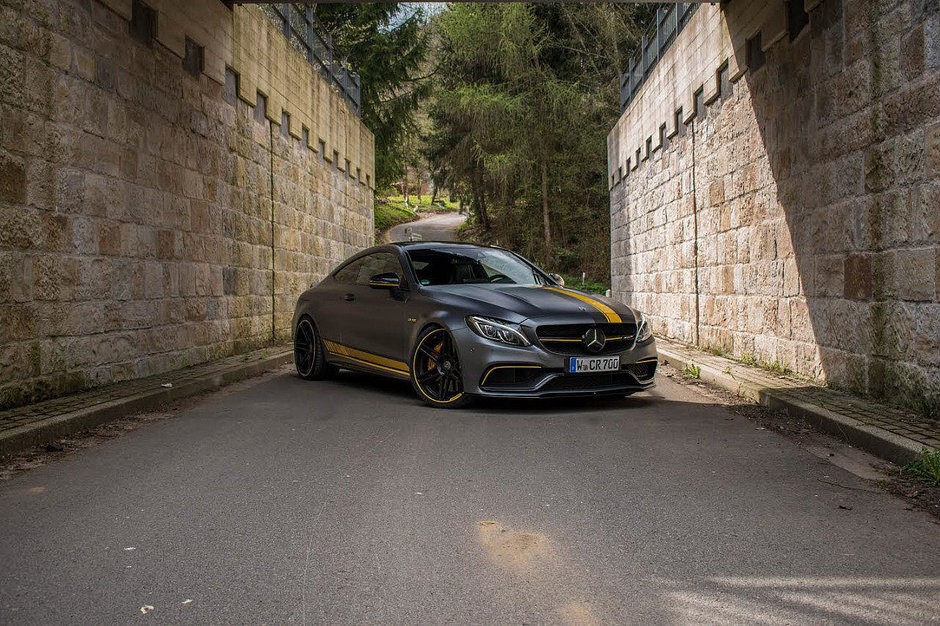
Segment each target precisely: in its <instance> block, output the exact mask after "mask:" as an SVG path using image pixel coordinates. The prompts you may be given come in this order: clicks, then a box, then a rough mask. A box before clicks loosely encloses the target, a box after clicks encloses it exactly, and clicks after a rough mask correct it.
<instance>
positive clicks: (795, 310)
mask: <svg viewBox="0 0 940 626" xmlns="http://www.w3.org/2000/svg"><path fill="white" fill-rule="evenodd" d="M643 79H644V80H643V83H642V86H641V87H639V89H638V90H637V91H636V93H635V94H633V93H631V94H630V96H631V99H630V100H629V102H628V103H627V104H626V107H625V110H624V112H623V115H622V117H621V119H620V120H619V122H618V123H617V125H616V126H615V128H614V129H613V130H612V131H611V133H610V135H609V137H608V155H609V159H608V162H609V171H608V175H609V184H610V190H611V191H610V193H611V233H612V235H611V236H612V241H611V246H612V260H611V263H612V276H613V292H614V295H615V296H616V297H618V298H621V299H623V300H625V301H627V302H628V303H630V304H633V305H636V306H638V307H639V308H641V309H642V310H644V311H648V312H649V314H650V315H651V316H652V317H653V319H654V320H655V322H654V324H655V329H656V331H657V332H658V333H660V334H662V335H664V336H667V337H672V338H675V339H680V340H682V341H686V342H689V343H696V344H699V345H701V346H703V347H707V348H712V349H715V350H719V351H722V352H727V353H731V354H733V355H734V356H737V357H739V358H740V357H744V358H750V359H754V360H757V361H761V362H764V363H767V364H775V365H776V366H778V367H780V368H785V369H789V370H793V371H794V372H797V373H799V374H801V375H804V376H807V377H810V378H812V379H815V380H817V381H820V382H826V383H830V384H833V385H837V386H844V387H848V388H850V389H852V390H855V391H858V392H862V393H870V394H874V395H877V396H888V397H892V398H899V397H900V398H904V399H907V400H908V401H909V402H912V403H918V404H921V405H922V404H923V403H925V402H926V403H931V402H932V403H934V405H935V406H936V402H937V401H938V399H940V11H938V8H937V4H936V3H929V2H927V3H925V2H919V1H917V0H901V1H899V2H877V1H875V0H842V1H841V2H840V1H839V0H823V1H819V0H805V2H804V1H802V0H800V1H798V2H788V3H787V2H783V1H782V0H774V1H772V2H758V1H748V0H736V1H735V2H732V3H727V4H721V5H718V4H714V5H703V6H701V7H700V8H698V10H697V11H695V12H694V13H693V14H692V15H691V17H690V18H689V19H688V22H687V24H685V26H684V28H683V29H682V30H681V31H680V32H679V34H678V35H677V36H676V37H675V38H674V41H672V42H671V43H670V44H669V45H668V46H667V47H665V48H664V49H663V51H662V53H661V55H660V56H659V58H658V62H657V63H655V65H653V66H652V67H650V68H649V69H648V70H647V72H646V73H645V76H643ZM630 80H633V78H632V77H629V76H628V77H625V85H627V84H628V83H629V81H630Z"/></svg>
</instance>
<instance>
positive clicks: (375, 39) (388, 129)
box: [316, 2, 429, 189]
mask: <svg viewBox="0 0 940 626" xmlns="http://www.w3.org/2000/svg"><path fill="white" fill-rule="evenodd" d="M316 15H317V17H318V18H319V19H320V21H321V22H322V23H323V25H324V26H325V28H326V30H327V31H328V32H329V33H330V34H331V35H332V36H333V41H334V43H335V44H336V45H337V46H338V47H339V48H340V49H341V50H342V51H343V53H345V54H346V55H347V58H348V60H349V62H350V65H352V67H353V69H354V70H355V71H356V72H358V73H359V77H360V78H361V79H362V89H361V94H360V97H361V101H362V121H363V122H364V123H365V125H366V127H367V128H369V130H371V131H372V133H373V134H374V135H375V186H376V189H384V188H386V187H388V186H389V185H390V184H391V183H392V182H393V181H395V180H398V178H400V177H401V175H402V173H403V171H404V166H405V164H406V163H407V162H408V161H409V159H410V155H409V151H410V150H411V145H410V142H409V139H410V138H411V136H412V135H414V134H416V132H417V125H416V122H415V112H416V111H417V110H418V108H419V106H420V104H421V100H422V98H424V97H426V96H427V95H428V89H429V83H428V81H427V80H426V77H425V76H424V64H425V60H426V58H427V53H428V31H427V28H426V18H425V15H424V12H423V11H422V9H421V8H420V7H418V8H414V7H413V6H412V5H404V4H401V3H395V2H389V3H383V2H375V3H335V4H317V5H316Z"/></svg>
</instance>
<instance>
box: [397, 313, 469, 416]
mask: <svg viewBox="0 0 940 626" xmlns="http://www.w3.org/2000/svg"><path fill="white" fill-rule="evenodd" d="M411 385H412V386H413V387H414V388H415V392H417V394H418V397H419V398H421V400H423V401H424V403H425V404H428V405H430V406H433V407H439V408H448V409H451V408H456V407H460V406H465V405H466V404H467V403H468V402H469V401H470V397H469V396H468V395H467V394H465V393H464V392H463V377H462V374H461V371H460V359H459V358H458V355H457V344H456V343H455V342H454V338H453V337H452V336H451V334H450V333H449V332H447V330H446V329H444V328H429V329H427V330H425V331H424V332H422V333H421V335H420V336H419V337H418V341H417V342H416V343H415V349H414V352H412V355H411Z"/></svg>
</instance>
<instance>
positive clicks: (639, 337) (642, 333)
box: [636, 313, 653, 343]
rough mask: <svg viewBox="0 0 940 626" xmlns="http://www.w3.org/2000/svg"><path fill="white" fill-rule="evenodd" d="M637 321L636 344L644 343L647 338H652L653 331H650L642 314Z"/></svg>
mask: <svg viewBox="0 0 940 626" xmlns="http://www.w3.org/2000/svg"><path fill="white" fill-rule="evenodd" d="M637 321H638V322H639V326H638V328H637V331H636V343H643V342H644V341H648V340H649V338H650V337H652V336H653V331H652V330H650V325H649V322H647V321H646V319H645V318H644V317H643V314H642V313H640V315H639V317H638V318H637Z"/></svg>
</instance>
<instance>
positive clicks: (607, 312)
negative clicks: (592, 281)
mask: <svg viewBox="0 0 940 626" xmlns="http://www.w3.org/2000/svg"><path fill="white" fill-rule="evenodd" d="M542 288H543V289H548V290H550V291H554V292H556V293H560V294H563V295H566V296H571V297H572V298H577V299H578V300H581V301H582V302H587V303H588V304H590V305H591V306H592V307H594V308H595V309H597V310H598V311H600V312H601V314H603V316H604V317H606V318H607V321H608V322H610V323H612V324H619V323H620V322H622V321H623V320H622V319H620V316H619V315H618V314H617V312H616V311H614V310H613V309H612V308H610V307H609V306H607V305H606V304H604V303H603V302H601V301H600V300H595V299H594V298H591V297H589V296H586V295H584V294H583V293H578V292H576V291H569V290H567V289H559V288H558V287H549V286H547V285H545V286H543V287H542Z"/></svg>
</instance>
